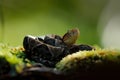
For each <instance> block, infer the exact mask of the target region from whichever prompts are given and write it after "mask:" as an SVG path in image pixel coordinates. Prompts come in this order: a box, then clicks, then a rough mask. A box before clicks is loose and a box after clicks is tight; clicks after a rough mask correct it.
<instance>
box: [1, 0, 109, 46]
mask: <svg viewBox="0 0 120 80" xmlns="http://www.w3.org/2000/svg"><path fill="white" fill-rule="evenodd" d="M106 3H107V0H1V1H0V6H1V8H0V10H1V12H3V14H1V13H0V19H1V20H2V17H3V18H4V26H2V23H0V40H1V42H3V43H8V44H10V45H14V46H17V45H22V40H23V38H24V36H25V35H28V34H30V35H33V36H41V35H46V34H58V35H61V36H63V35H64V33H66V31H67V30H69V29H72V28H75V27H78V28H79V29H80V33H81V34H80V37H79V39H78V41H77V43H80V44H82V43H84V44H91V45H94V44H98V45H100V39H99V36H98V34H97V30H96V27H97V23H98V20H99V16H100V14H101V11H102V9H103V8H104V6H105V5H106ZM3 27H4V29H3ZM2 31H3V32H4V34H3V33H2ZM2 36H3V37H2Z"/></svg>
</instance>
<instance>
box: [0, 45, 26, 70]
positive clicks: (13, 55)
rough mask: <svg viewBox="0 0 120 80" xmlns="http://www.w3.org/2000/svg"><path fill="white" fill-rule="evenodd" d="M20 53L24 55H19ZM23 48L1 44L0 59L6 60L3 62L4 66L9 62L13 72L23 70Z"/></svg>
mask: <svg viewBox="0 0 120 80" xmlns="http://www.w3.org/2000/svg"><path fill="white" fill-rule="evenodd" d="M18 55H20V56H22V57H19V56H18ZM23 56H24V55H23V49H22V48H21V47H19V48H12V47H10V46H8V45H4V44H0V60H2V58H4V61H2V62H1V65H2V66H5V64H4V62H7V63H8V64H7V65H9V66H10V67H11V71H12V70H15V71H12V72H16V71H17V72H21V71H22V69H23V68H24V66H25V63H24V61H23Z"/></svg>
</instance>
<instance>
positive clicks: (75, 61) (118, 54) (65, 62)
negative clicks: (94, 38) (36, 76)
mask: <svg viewBox="0 0 120 80" xmlns="http://www.w3.org/2000/svg"><path fill="white" fill-rule="evenodd" d="M107 63H115V64H119V65H120V51H118V50H109V49H97V50H92V51H79V52H77V53H73V54H71V55H68V56H66V57H64V58H63V59H62V60H61V61H60V62H59V63H57V64H56V69H57V70H60V71H63V72H69V71H72V70H75V69H76V70H77V69H78V68H79V70H80V71H86V70H90V69H92V68H93V67H95V66H97V65H99V64H100V65H101V64H102V65H105V64H107Z"/></svg>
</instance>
